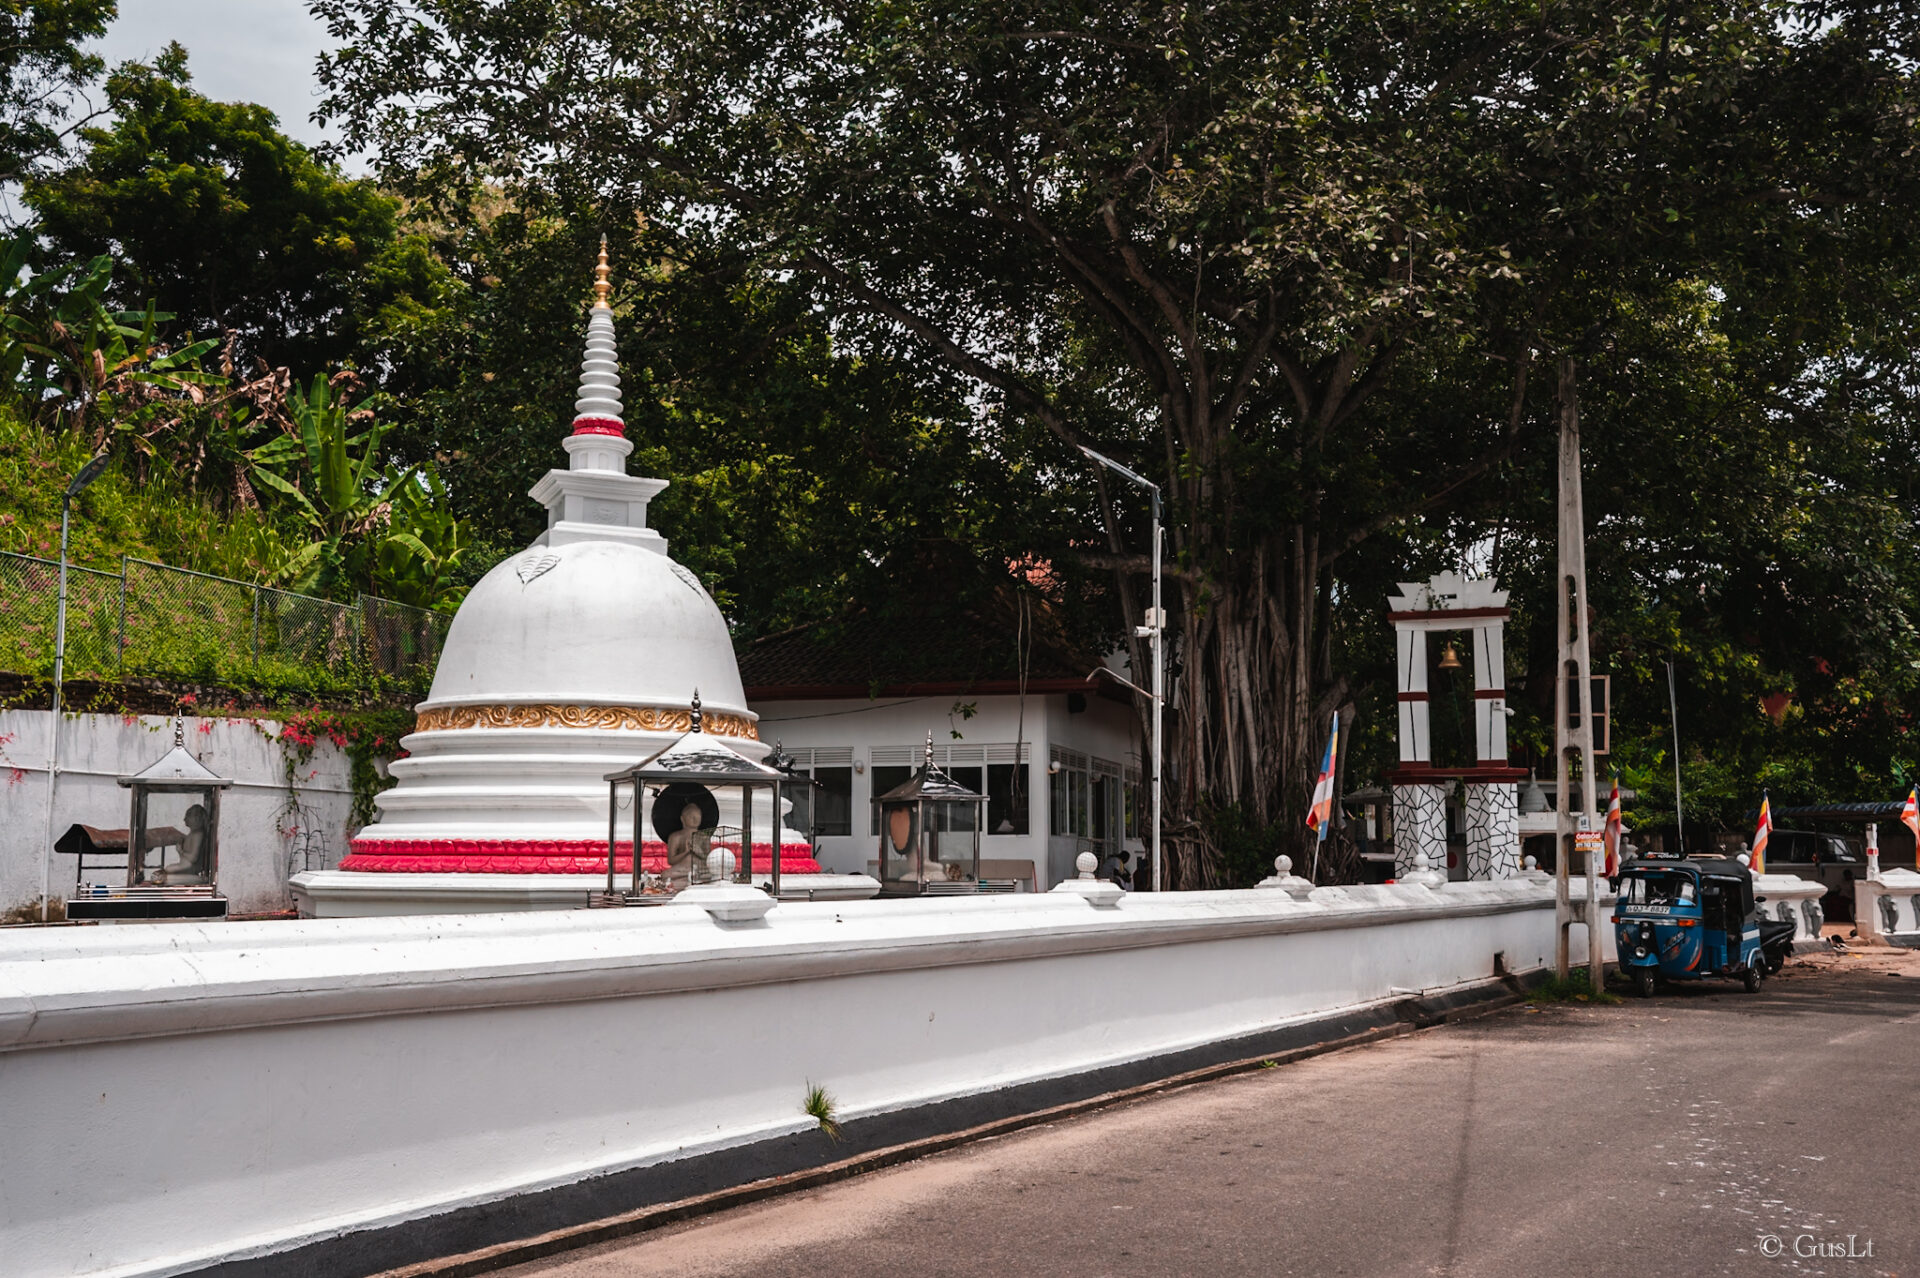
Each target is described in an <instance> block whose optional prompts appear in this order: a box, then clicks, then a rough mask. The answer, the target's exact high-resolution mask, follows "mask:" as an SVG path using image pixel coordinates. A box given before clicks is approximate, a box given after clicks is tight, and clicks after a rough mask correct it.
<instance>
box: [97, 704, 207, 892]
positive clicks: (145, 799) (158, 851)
mask: <svg viewBox="0 0 1920 1278" xmlns="http://www.w3.org/2000/svg"><path fill="white" fill-rule="evenodd" d="M118 781H119V784H120V785H121V786H122V787H123V788H124V789H126V790H127V791H128V796H129V799H128V801H129V806H130V808H131V811H130V813H129V818H130V819H129V821H128V824H127V828H126V829H125V830H99V829H95V828H94V827H88V826H76V827H74V829H73V830H70V831H68V835H67V837H66V838H65V839H63V840H62V841H61V842H62V844H63V845H64V844H66V843H69V842H75V843H87V844H91V845H92V847H93V849H100V848H103V847H111V846H116V845H117V846H119V847H124V848H125V849H126V882H125V884H124V885H115V884H106V883H81V884H78V885H76V888H75V895H74V896H73V898H72V899H70V900H69V901H68V902H67V917H68V918H72V919H89V918H91V919H109V918H204V917H218V916H220V915H224V914H225V913H226V904H227V903H226V898H224V897H222V896H221V895H220V894H219V891H218V876H219V868H220V793H221V791H223V790H225V789H227V788H228V787H229V786H231V785H232V784H233V781H232V780H231V779H230V778H227V777H222V776H218V775H216V774H215V773H213V772H211V771H209V770H208V769H207V767H206V766H205V765H204V764H202V763H201V762H200V761H199V760H198V759H196V758H194V757H193V755H191V754H189V753H188V752H187V743H186V725H185V723H184V721H182V720H179V719H176V720H174V725H173V748H172V749H170V750H168V751H167V752H166V753H165V754H163V755H161V756H160V758H159V759H157V760H155V761H154V762H153V763H152V764H151V765H149V766H148V767H146V768H144V769H142V770H141V771H139V772H136V773H134V774H133V775H131V776H124V777H120V778H118ZM76 832H78V835H77V834H76ZM79 836H84V838H82V837H79ZM62 850H66V849H65V848H64V847H63V848H62Z"/></svg>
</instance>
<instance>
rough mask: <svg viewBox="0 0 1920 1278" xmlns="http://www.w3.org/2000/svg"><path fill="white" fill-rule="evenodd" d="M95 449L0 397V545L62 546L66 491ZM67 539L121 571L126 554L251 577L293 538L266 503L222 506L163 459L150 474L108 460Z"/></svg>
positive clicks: (20, 549)
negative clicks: (265, 510)
mask: <svg viewBox="0 0 1920 1278" xmlns="http://www.w3.org/2000/svg"><path fill="white" fill-rule="evenodd" d="M92 454H93V448H92V445H91V442H90V441H89V440H88V439H86V438H85V437H83V436H82V435H80V434H79V433H77V432H74V431H70V430H69V431H47V430H45V429H42V428H40V427H38V426H35V425H33V424H31V423H29V422H27V421H25V420H23V419H22V418H21V417H20V415H19V414H18V413H17V412H15V411H14V410H13V409H12V408H11V407H9V406H7V405H6V404H5V403H4V402H0V493H5V495H6V496H5V501H4V503H3V504H0V550H10V551H13V552H14V553H16V554H22V555H36V556H39V557H41V558H52V557H53V556H54V555H55V554H56V553H57V552H58V551H59V548H60V495H61V493H63V492H64V491H65V490H66V486H67V483H68V481H69V480H71V479H72V478H73V476H74V475H75V474H76V473H78V472H79V470H80V468H81V467H82V466H84V465H85V464H86V463H87V459H88V458H89V457H90V456H92ZM71 541H72V552H71V553H72V558H73V561H74V562H75V563H79V564H90V565H93V566H95V567H99V568H108V569H112V570H115V571H118V569H119V566H120V558H121V556H123V555H130V556H132V557H134V558H136V559H149V560H154V561H157V562H160V563H168V564H174V565H177V566H179V567H182V568H190V569H193V570H195V571H197V572H205V573H212V574H214V575H216V576H222V577H237V578H240V579H241V580H249V581H250V580H258V579H259V577H260V576H261V574H262V569H261V565H262V564H268V563H274V562H278V560H279V559H280V558H281V557H283V556H284V555H285V554H286V548H287V542H286V540H285V537H284V534H283V533H282V531H281V529H280V528H278V527H277V526H276V525H275V524H274V523H273V522H272V521H271V520H270V519H268V518H267V517H266V516H265V515H264V514H262V513H261V512H260V511H258V510H245V509H242V510H237V511H226V510H222V509H221V508H219V507H218V506H217V505H216V504H215V503H214V502H213V501H212V500H211V499H209V498H208V497H206V496H204V495H202V494H200V493H197V492H195V491H194V490H193V489H191V488H190V487H188V486H187V485H186V484H184V483H182V482H181V481H180V480H179V479H178V478H177V477H176V476H175V475H174V473H173V472H172V470H171V468H170V467H167V466H164V465H160V466H154V467H151V468H149V469H148V471H147V473H146V474H145V475H144V476H141V475H136V474H133V473H131V471H130V468H129V467H127V466H125V465H121V464H116V465H113V466H111V467H109V468H108V470H107V472H106V473H105V474H104V475H102V476H101V477H100V478H99V479H98V480H96V481H94V483H93V484H92V485H91V486H89V487H88V488H87V489H85V490H84V491H83V492H82V493H81V494H80V496H79V497H78V498H77V499H76V500H75V502H74V518H73V525H72V531H71Z"/></svg>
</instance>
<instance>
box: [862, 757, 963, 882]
mask: <svg viewBox="0 0 1920 1278" xmlns="http://www.w3.org/2000/svg"><path fill="white" fill-rule="evenodd" d="M986 803H987V796H986V795H984V794H976V793H974V792H973V791H972V790H969V789H967V787H966V786H964V785H961V784H960V783H959V782H958V781H955V780H954V779H953V778H952V777H950V776H948V775H947V774H946V773H944V772H942V771H941V770H940V769H938V768H936V767H934V766H933V737H932V736H931V735H929V736H928V737H927V753H926V760H925V762H923V763H922V764H921V765H920V767H919V769H918V770H917V771H915V772H914V774H913V775H912V776H910V777H908V778H907V779H906V780H905V781H903V782H901V783H900V784H899V785H897V786H895V787H894V788H893V789H891V790H889V791H887V792H886V793H885V794H882V795H879V796H878V797H876V798H875V799H874V801H873V806H874V810H875V813H876V815H877V817H878V821H877V824H878V825H879V827H880V857H879V861H880V895H881V896H943V895H959V894H964V893H970V892H978V891H979V890H980V827H981V824H982V822H983V821H984V820H985V818H986Z"/></svg>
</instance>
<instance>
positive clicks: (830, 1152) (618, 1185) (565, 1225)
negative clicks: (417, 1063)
mask: <svg viewBox="0 0 1920 1278" xmlns="http://www.w3.org/2000/svg"><path fill="white" fill-rule="evenodd" d="M1544 979H1545V974H1544V973H1540V972H1533V973H1527V974H1525V975H1523V976H1519V977H1515V976H1512V975H1507V976H1502V977H1497V978H1494V979H1492V980H1488V981H1483V982H1477V983H1474V984H1472V985H1468V986H1462V987H1456V988H1454V989H1451V990H1446V991H1439V992H1435V993H1434V994H1432V995H1430V996H1428V995H1422V996H1417V997H1415V996H1409V997H1405V998H1399V999H1395V1000H1392V1001H1390V1002H1386V1003H1380V1004H1375V1005H1372V1006H1370V1007H1365V1008H1359V1009H1354V1010H1351V1011H1348V1012H1343V1013H1337V1014H1335V1015H1332V1016H1326V1017H1321V1018H1317V1019H1314V1020H1310V1021H1305V1022H1300V1023H1297V1024H1294V1025H1290V1026H1285V1027H1282V1028H1279V1029H1276V1030H1271V1031H1266V1032H1263V1033H1260V1034H1255V1035H1249V1036H1245V1037H1240V1038H1234V1039H1227V1040H1223V1041H1221V1042H1218V1043H1213V1044H1208V1045H1206V1046H1203V1047H1199V1048H1192V1049H1188V1050H1186V1051H1182V1052H1176V1053H1172V1054H1168V1055H1164V1056H1156V1057H1151V1058H1148V1059H1144V1060H1139V1061H1133V1062H1129V1063H1126V1064H1122V1065H1115V1066H1109V1067H1107V1068H1104V1069H1099V1070H1094V1071H1090V1072H1086V1073H1082V1074H1075V1075H1071V1076H1067V1077H1063V1078H1057V1079H1049V1080H1045V1081H1042V1082H1038V1083H1031V1084H1026V1085H1023V1086H1020V1087H1014V1088H1007V1089H1003V1090H1001V1091H998V1092H994V1093H989V1094H983V1095H975V1096H966V1097H959V1098H955V1099H952V1100H947V1101H942V1102H938V1103H935V1104H931V1105H925V1106H918V1107H915V1108H911V1109H906V1110H900V1111H895V1112H892V1113H887V1114H878V1115H873V1116H870V1117H865V1118H860V1119H855V1120H850V1121H847V1122H845V1123H844V1124H843V1125H842V1127H841V1138H840V1140H839V1141H838V1142H833V1143H829V1142H827V1141H826V1139H825V1138H824V1137H822V1136H821V1135H820V1134H819V1133H816V1132H812V1131H808V1132H802V1133H799V1134H796V1135H792V1136H786V1137H780V1138H776V1139H773V1140H768V1141H762V1142H758V1143H755V1144H751V1145H747V1146H741V1147H737V1148H734V1149H728V1150H719V1151H714V1152H711V1153H707V1154H702V1155H697V1156H695V1157H692V1158H687V1159H679V1160H675V1161H672V1162H666V1163H660V1164H656V1165H653V1166H650V1167H645V1168H639V1169H635V1170H632V1171H627V1172H620V1173H616V1174H614V1175H611V1176H604V1177H599V1178H596V1179H594V1180H590V1181H585V1182H581V1183H579V1184H574V1185H567V1186H560V1187H557V1188H552V1189H547V1190H542V1191H538V1192H535V1193H531V1194H526V1195H521V1196H518V1197H517V1198H515V1199H511V1200H506V1201H502V1202H495V1203H488V1204H481V1205H476V1206H472V1207H467V1208H463V1209H459V1210H456V1211H452V1212H447V1213H443V1214H441V1215H438V1216H432V1217H427V1218H425V1219H421V1220H415V1221H409V1222H404V1223H400V1224H395V1225H389V1226H383V1227H381V1228H378V1229H373V1230H366V1231H362V1232H359V1233H354V1234H348V1235H344V1236H341V1237H338V1238H333V1239H327V1240H324V1241H317V1242H313V1243H309V1244H307V1245H305V1246H302V1247H298V1248H295V1249H293V1250H290V1251H282V1252H277V1253H274V1254H270V1255H264V1256H259V1257H253V1258H248V1259H242V1260H231V1261H226V1262H223V1263H221V1264H218V1265H214V1266H211V1267H208V1268H204V1269H201V1270H198V1271H195V1272H197V1273H200V1274H204V1275H209V1276H210V1278H266V1276H267V1275H274V1276H275V1278H305V1276H307V1275H312V1276H313V1278H321V1276H322V1275H332V1276H338V1275H366V1276H374V1278H464V1276H465V1275H471V1274H483V1273H490V1272H493V1271H496V1270H500V1269H505V1268H507V1267H509V1266H512V1265H518V1264H523V1263H525V1262H527V1261H531V1260H538V1259H541V1258H544V1257H548V1256H553V1255H558V1254H560V1253H562V1252H568V1251H575V1250H578V1249H580V1248H583V1247H590V1246H594V1245H597V1244H599V1243H604V1242H611V1241H614V1240H617V1239H620V1238H626V1237H631V1236H633V1235H636V1234H641V1233H646V1232H648V1231H650V1230H654V1229H659V1228H662V1227H664V1226H666V1225H670V1224H675V1223H677V1222H680V1221H684V1220H689V1219H692V1218H694V1217H697V1216H703V1215H708V1214H711V1213H714V1212H718V1211H724V1210H727V1209H729V1208H733V1207H740V1206H745V1205H748V1204H750V1203H755V1202H760V1201H764V1200H766V1199H769V1198H774V1197H778V1196H780V1195H784V1194H789V1193H796V1192H799V1191H802V1190H806V1189H814V1188H819V1187H820V1186H823V1185H829V1184H833V1183H835V1182H837V1181H841V1180H846V1179H848V1178H850V1177H854V1176H858V1175H861V1174H863V1173H866V1172H871V1171H878V1170H881V1169H883V1168H887V1167H893V1166H898V1165H900V1164H902V1163H907V1162H912V1161H914V1160H916V1159H920V1158H925V1157H928V1156H930V1155H933V1154H937V1153H940V1152H943V1151H945V1150H949V1149H954V1148H957V1147H959V1146H962V1145H967V1144H971V1143H973V1142H976V1141H980V1140H985V1139H988V1138H990V1137H994V1136H1002V1135H1006V1134H1009V1133H1012V1132H1017V1131H1020V1130H1022V1129H1025V1128H1029V1127H1036V1126H1040V1125H1043V1124H1046V1123H1052V1122H1058V1121H1061V1120H1063V1119H1068V1118H1073V1117H1077V1116H1079V1115H1082V1114H1087V1113H1092V1112H1094V1111H1096V1110H1101V1109H1107V1108H1110V1107H1113V1106H1116V1105H1122V1104H1126V1103H1129V1102H1131V1101H1135V1100H1141V1099H1144V1098H1147V1097H1150V1096H1154V1095H1157V1094H1161V1093H1164V1092H1168V1091H1172V1090H1175V1089H1178V1088H1183V1087H1190V1086H1194V1085H1196V1084H1199V1083H1205V1082H1210V1081H1213V1080H1216V1079H1220V1078H1226V1077H1229V1076H1232V1075H1235V1074H1241V1073H1247V1072H1250V1071H1253V1070H1257V1069H1267V1068H1272V1067H1274V1066H1278V1065H1285V1064H1289V1063H1291V1062H1294V1061H1299V1060H1304V1059H1306V1058H1308V1057H1312V1056H1319V1055H1324V1054H1327V1053H1330V1052H1338V1051H1343V1050H1347V1049H1350V1048H1354V1047H1361V1046H1365V1045H1367V1044H1369V1043H1375V1042H1381V1041H1384V1040H1386V1039H1390V1038H1396V1037H1399V1036H1401V1035H1404V1034H1410V1033H1413V1032H1415V1031H1418V1030H1422V1029H1427V1028H1431V1027H1432V1026H1435V1025H1439V1024H1442V1023H1445V1022H1448V1021H1454V1020H1462V1019H1467V1018H1470V1017H1473V1016H1479V1015H1484V1014H1486V1013H1488V1012H1492V1011H1495V1010H1497V1009H1499V1008H1502V1007H1507V1006H1510V1005H1512V1004H1514V1003H1516V1002H1518V1001H1519V1000H1520V999H1521V998H1522V997H1523V996H1524V993H1525V990H1526V989H1527V988H1529V987H1531V986H1533V985H1535V984H1537V983H1539V982H1540V981H1541V980H1544ZM689 1188H694V1189H695V1190H696V1192H693V1193H690V1194H689V1193H687V1192H686V1191H687V1190H688V1189H689ZM635 1202H638V1203H640V1204H641V1205H639V1206H634V1205H633V1204H634V1203H635Z"/></svg>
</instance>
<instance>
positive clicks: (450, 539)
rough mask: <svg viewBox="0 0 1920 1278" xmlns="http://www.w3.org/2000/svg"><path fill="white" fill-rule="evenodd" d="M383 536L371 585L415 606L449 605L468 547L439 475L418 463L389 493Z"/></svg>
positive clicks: (461, 592) (467, 533)
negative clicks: (410, 479)
mask: <svg viewBox="0 0 1920 1278" xmlns="http://www.w3.org/2000/svg"><path fill="white" fill-rule="evenodd" d="M387 529H388V531H387V535H386V536H385V537H384V538H383V539H382V540H381V541H380V544H379V547H378V549H377V550H376V551H375V552H374V564H373V588H374V591H375V592H376V593H378V594H380V595H383V596H385V597H386V598H388V599H393V600H397V601H399V602H400V603H405V604H412V605H413V606H414V607H416V608H451V607H455V606H457V605H458V604H459V602H460V600H461V598H462V597H463V596H465V594H466V587H465V586H464V585H462V584H460V583H459V581H458V577H459V574H460V572H461V570H462V569H463V568H464V567H465V566H466V559H467V554H468V552H469V551H470V550H472V548H473V540H472V535H471V530H470V528H469V527H468V525H467V524H466V522H465V521H463V520H460V519H456V518H454V516H453V512H452V511H451V510H450V509H449V508H448V501H447V490H446V488H445V487H444V486H443V485H442V484H441V482H440V477H439V476H438V475H436V474H435V473H434V472H433V471H432V470H431V469H427V468H423V469H421V470H420V472H419V474H418V478H417V481H416V482H414V483H409V484H404V485H402V486H401V488H400V490H399V491H398V492H396V493H395V494H394V499H393V511H392V516H391V518H390V519H389V520H388V524H387Z"/></svg>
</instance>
